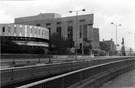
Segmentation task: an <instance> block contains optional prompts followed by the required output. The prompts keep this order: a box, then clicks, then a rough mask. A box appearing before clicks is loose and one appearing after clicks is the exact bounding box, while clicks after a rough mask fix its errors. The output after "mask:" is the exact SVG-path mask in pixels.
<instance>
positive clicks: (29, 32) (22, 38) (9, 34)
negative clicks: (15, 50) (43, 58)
mask: <svg viewBox="0 0 135 88" xmlns="http://www.w3.org/2000/svg"><path fill="white" fill-rule="evenodd" d="M0 37H4V38H6V39H8V40H12V41H13V42H15V43H16V44H18V45H27V46H31V47H37V48H43V49H44V50H45V52H46V53H47V51H48V47H49V44H48V40H49V30H48V29H47V28H44V27H38V26H32V25H22V24H0Z"/></svg>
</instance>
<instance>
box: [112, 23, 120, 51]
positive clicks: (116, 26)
mask: <svg viewBox="0 0 135 88" xmlns="http://www.w3.org/2000/svg"><path fill="white" fill-rule="evenodd" d="M111 24H113V25H115V28H116V53H117V45H118V44H117V29H118V26H121V24H115V23H113V22H111Z"/></svg>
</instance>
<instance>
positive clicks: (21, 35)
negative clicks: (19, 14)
mask: <svg viewBox="0 0 135 88" xmlns="http://www.w3.org/2000/svg"><path fill="white" fill-rule="evenodd" d="M20 36H22V26H20Z"/></svg>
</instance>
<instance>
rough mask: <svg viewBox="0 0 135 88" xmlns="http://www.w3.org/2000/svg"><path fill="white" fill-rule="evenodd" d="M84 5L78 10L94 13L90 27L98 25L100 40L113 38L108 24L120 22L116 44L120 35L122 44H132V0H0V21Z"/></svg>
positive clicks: (134, 20)
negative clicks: (123, 41) (123, 39)
mask: <svg viewBox="0 0 135 88" xmlns="http://www.w3.org/2000/svg"><path fill="white" fill-rule="evenodd" d="M79 9H86V11H85V12H79V15H82V14H91V13H94V27H96V28H99V32H100V40H102V39H105V40H110V39H111V38H113V40H114V41H116V29H115V26H114V25H112V24H111V22H114V23H115V24H121V25H122V26H121V27H118V31H117V32H118V44H121V41H122V37H124V38H125V46H126V47H132V48H134V49H135V45H134V35H133V34H129V32H130V33H135V0H0V23H13V22H14V18H16V17H25V16H32V15H37V14H39V13H59V14H61V15H62V16H71V15H75V13H72V14H71V13H69V11H70V10H79Z"/></svg>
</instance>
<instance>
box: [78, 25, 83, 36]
mask: <svg viewBox="0 0 135 88" xmlns="http://www.w3.org/2000/svg"><path fill="white" fill-rule="evenodd" d="M82 30H83V29H82V25H80V31H79V34H80V38H82Z"/></svg>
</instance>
